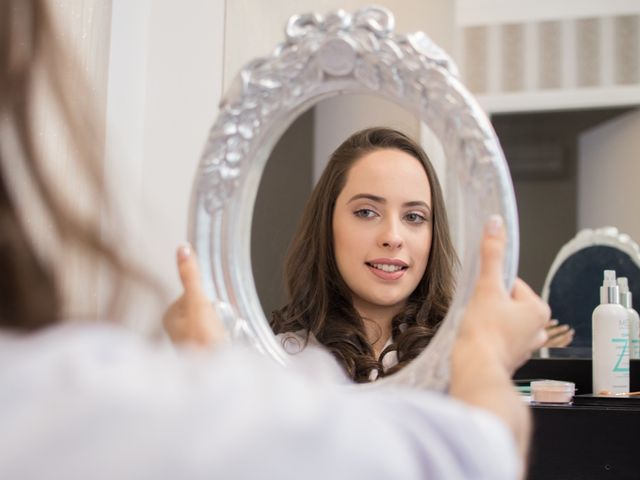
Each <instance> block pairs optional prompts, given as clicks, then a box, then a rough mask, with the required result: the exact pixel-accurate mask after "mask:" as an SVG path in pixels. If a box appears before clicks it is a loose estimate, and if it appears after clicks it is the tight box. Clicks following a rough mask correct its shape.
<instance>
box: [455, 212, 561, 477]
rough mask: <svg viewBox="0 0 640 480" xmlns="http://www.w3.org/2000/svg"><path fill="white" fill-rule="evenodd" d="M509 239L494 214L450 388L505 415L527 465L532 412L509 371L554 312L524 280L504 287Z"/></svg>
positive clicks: (540, 338) (537, 342)
mask: <svg viewBox="0 0 640 480" xmlns="http://www.w3.org/2000/svg"><path fill="white" fill-rule="evenodd" d="M505 243H506V234H505V230H504V226H503V224H502V221H501V219H500V217H493V218H492V219H491V220H490V221H489V223H488V224H487V228H486V229H485V235H484V238H483V240H482V246H481V252H480V253H481V265H480V274H479V276H478V280H477V282H476V286H475V290H474V293H473V296H472V297H471V300H470V302H469V304H468V306H467V309H466V311H465V313H464V317H463V319H462V323H461V325H460V331H459V334H458V338H457V339H456V343H455V344H454V346H453V352H452V357H451V383H450V385H449V393H450V394H451V395H452V396H454V397H456V398H458V399H459V400H461V401H463V402H466V403H467V404H469V405H473V406H475V407H478V408H482V409H484V410H487V411H489V412H492V413H493V414H494V415H496V417H498V418H501V419H502V420H503V421H504V423H505V424H506V425H507V427H508V428H509V429H510V430H511V431H512V432H513V436H514V439H515V442H516V445H517V447H518V450H519V452H520V457H521V459H522V464H523V466H524V464H525V462H526V457H527V451H528V447H529V438H530V436H531V415H530V413H529V410H528V409H527V408H526V406H525V404H524V402H523V401H522V399H521V398H520V397H519V395H518V393H517V392H516V390H515V389H514V388H513V383H512V381H511V376H512V375H513V372H514V371H515V369H516V368H517V367H518V366H520V365H521V364H522V363H524V362H525V361H526V360H527V359H528V358H529V357H530V356H531V354H532V353H533V352H534V351H535V350H537V349H538V348H540V347H541V346H542V345H543V344H544V342H545V341H546V340H547V333H546V330H545V326H546V325H547V322H548V321H549V317H550V315H551V313H550V309H549V307H548V305H546V304H545V303H544V302H543V301H542V300H541V299H540V297H538V296H537V295H536V294H535V293H534V292H533V291H532V290H531V289H530V288H529V287H528V286H527V285H526V284H525V283H524V282H523V281H522V280H520V279H517V280H516V282H515V284H514V285H513V289H512V291H511V292H508V291H507V289H506V288H505V286H504V280H503V278H502V272H503V269H502V264H503V256H504V247H505ZM523 471H524V470H523Z"/></svg>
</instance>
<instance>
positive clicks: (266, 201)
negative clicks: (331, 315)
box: [251, 94, 461, 350]
mask: <svg viewBox="0 0 640 480" xmlns="http://www.w3.org/2000/svg"><path fill="white" fill-rule="evenodd" d="M368 127H388V128H393V129H396V130H398V131H401V132H403V133H405V134H406V135H408V136H409V137H410V138H412V139H414V140H415V141H416V142H417V143H419V144H420V145H421V147H422V148H423V149H424V151H425V153H427V156H428V157H429V160H430V162H431V163H432V165H433V166H434V168H435V170H436V172H437V178H438V180H439V183H440V184H441V186H442V190H443V194H444V199H445V204H446V210H447V214H448V217H449V222H448V229H449V231H450V233H451V237H452V241H453V244H454V245H456V244H458V245H459V244H461V239H460V238H459V235H456V232H455V231H453V226H454V225H455V219H456V218H459V217H460V215H458V214H457V212H456V201H455V200H456V198H457V195H458V188H459V182H458V181H457V176H455V175H453V174H450V175H449V177H450V179H449V182H447V162H446V158H445V157H444V153H443V150H442V145H441V143H440V142H439V141H438V139H437V138H436V137H435V136H434V135H433V133H432V132H431V131H430V129H429V128H428V127H427V126H426V125H425V124H423V123H422V122H421V121H420V119H419V118H418V117H417V116H416V115H415V113H414V112H411V111H409V110H407V109H405V108H403V107H402V106H400V105H398V104H397V103H394V102H391V101H389V100H387V99H384V98H381V97H377V96H374V95H370V94H352V95H342V96H340V97H334V98H329V99H326V100H322V101H321V102H319V103H318V104H316V105H314V106H313V107H312V108H310V109H309V110H307V111H306V112H303V113H302V114H301V115H300V116H298V117H297V118H296V119H295V120H294V122H293V123H292V124H291V125H290V126H289V128H288V129H287V130H286V131H285V132H284V134H283V135H282V137H281V138H280V139H279V141H278V143H277V144H276V145H275V147H274V149H273V151H272V152H271V154H270V155H269V158H268V160H267V163H266V165H265V169H264V171H263V174H262V178H261V180H260V186H259V189H258V194H257V197H256V202H255V207H254V213H253V220H252V232H251V264H252V268H253V275H254V279H255V283H256V290H257V293H258V297H259V299H260V303H261V305H262V308H263V311H264V314H265V316H266V318H268V319H269V318H270V317H271V314H272V312H273V311H274V310H276V309H279V308H281V307H283V306H284V305H285V304H286V303H287V297H286V294H285V287H284V283H283V273H284V272H283V266H284V259H285V255H286V252H287V250H288V247H289V245H290V242H291V239H292V236H293V233H294V231H295V229H296V228H297V226H298V224H299V221H300V217H301V215H302V211H303V209H304V207H305V205H306V203H307V201H308V198H309V195H310V193H311V190H312V188H313V187H314V186H315V185H316V183H317V181H318V179H319V177H320V175H321V174H322V172H323V169H324V166H325V164H326V161H327V160H328V158H329V157H330V155H331V153H332V151H333V150H334V149H335V148H336V147H337V146H338V145H339V144H340V143H341V142H342V141H343V140H345V139H346V138H347V137H348V136H349V135H351V134H352V133H355V132H356V131H358V130H361V129H363V128H368ZM391 168H393V167H391ZM456 257H457V254H456ZM454 275H455V272H454ZM294 350H295V349H294Z"/></svg>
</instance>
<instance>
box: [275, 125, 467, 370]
mask: <svg viewBox="0 0 640 480" xmlns="http://www.w3.org/2000/svg"><path fill="white" fill-rule="evenodd" d="M382 149H396V150H400V151H403V152H406V153H408V154H409V155H411V156H413V157H414V158H415V159H416V160H417V161H419V162H420V163H421V165H422V166H423V168H424V170H425V172H426V173H427V177H428V180H429V186H430V187H431V196H432V203H433V205H432V217H433V239H432V245H431V251H430V252H429V261H428V264H427V268H426V270H425V273H424V276H423V277H422V280H421V281H420V283H419V284H418V286H417V287H416V288H415V290H414V291H413V292H412V293H411V295H410V296H409V298H408V300H407V304H406V306H405V308H404V311H402V312H400V313H399V314H397V315H396V316H395V317H394V318H393V319H392V325H391V328H392V344H391V345H389V346H388V347H387V348H385V349H384V350H383V351H382V353H381V354H380V357H379V358H375V355H374V352H373V348H372V346H371V345H370V343H369V341H368V340H367V336H366V333H365V328H364V321H363V319H362V317H361V316H360V315H359V314H358V312H357V311H356V309H355V308H354V306H353V304H352V302H351V292H350V290H349V287H348V286H347V285H346V283H345V281H344V279H343V278H342V276H341V275H340V273H339V271H338V266H337V263H336V260H335V255H334V247H333V228H332V223H333V212H334V209H335V203H336V199H337V198H338V195H339V194H340V192H341V191H342V189H343V188H344V185H345V183H346V179H347V174H348V173H349V170H350V169H351V167H352V166H353V164H354V163H355V162H356V161H357V160H358V159H360V158H362V157H363V156H365V155H367V154H369V153H371V152H373V151H376V150H382ZM456 265H457V257H456V254H455V251H454V248H453V244H452V242H451V236H450V233H449V224H448V221H447V213H446V211H445V208H444V199H443V195H442V189H441V188H440V184H439V182H438V177H437V175H436V172H435V170H434V168H433V166H432V165H431V162H430V161H429V158H428V157H427V154H426V153H425V152H424V150H423V149H422V148H421V147H420V145H418V144H417V143H416V142H414V141H413V140H412V139H410V138H409V137H408V136H406V135H405V134H403V133H401V132H399V131H397V130H392V129H389V128H383V127H375V128H369V129H366V130H362V131H359V132H356V133H354V134H353V135H351V136H350V137H349V138H348V139H347V140H345V141H344V142H343V143H342V144H341V145H340V146H339V147H338V148H337V149H336V150H335V152H333V154H332V155H331V158H330V160H329V163H328V165H327V167H326V168H325V170H324V173H323V174H322V177H321V178H320V181H319V182H318V184H317V185H316V187H315V188H314V190H313V192H312V194H311V198H310V199H309V202H308V203H307V205H306V208H305V211H304V213H303V215H302V219H301V221H300V224H299V225H298V229H297V231H296V233H295V235H294V237H293V240H292V243H291V246H290V248H289V251H288V253H287V256H286V260H285V269H284V270H285V271H284V283H285V287H286V290H287V295H288V298H289V303H288V304H287V305H285V306H284V307H283V308H281V309H279V310H276V311H274V312H273V313H272V315H271V321H270V324H271V328H272V329H273V331H274V333H276V334H280V333H287V332H297V331H300V330H304V331H305V332H306V335H307V336H306V339H305V346H306V344H307V343H308V341H309V335H310V334H313V335H314V336H315V337H316V338H317V340H318V341H319V342H320V343H321V344H322V345H324V346H325V347H326V348H327V349H328V350H329V351H330V352H331V353H332V354H333V355H334V357H335V358H336V359H337V361H338V363H339V364H340V365H342V367H343V368H344V370H345V371H346V373H347V375H348V376H349V377H350V378H352V379H353V380H354V381H356V382H359V383H363V382H368V381H369V375H370V374H371V372H372V371H374V370H375V371H377V372H378V377H382V376H385V375H390V374H392V373H395V372H397V371H398V370H400V369H402V368H403V367H404V366H405V365H407V363H409V362H410V361H411V360H413V359H414V358H416V357H417V356H418V355H419V354H420V352H422V350H424V348H425V347H426V346H427V345H428V344H429V342H430V340H431V338H433V336H434V334H435V332H436V330H437V328H438V326H439V325H440V323H441V322H442V320H443V319H444V316H445V315H446V313H447V310H448V309H449V305H450V303H451V297H452V295H453V289H454V269H455V266H456ZM392 351H395V352H397V355H398V364H397V365H395V366H394V367H392V368H390V369H388V370H387V371H384V369H383V368H382V358H383V357H384V356H385V355H387V354H388V353H390V352H392Z"/></svg>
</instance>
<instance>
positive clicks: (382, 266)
mask: <svg viewBox="0 0 640 480" xmlns="http://www.w3.org/2000/svg"><path fill="white" fill-rule="evenodd" d="M365 263H366V264H367V265H368V266H370V267H371V268H375V269H376V270H381V271H383V272H387V273H395V272H399V271H401V270H406V269H407V268H409V267H407V266H402V265H389V264H388V263H369V262H365Z"/></svg>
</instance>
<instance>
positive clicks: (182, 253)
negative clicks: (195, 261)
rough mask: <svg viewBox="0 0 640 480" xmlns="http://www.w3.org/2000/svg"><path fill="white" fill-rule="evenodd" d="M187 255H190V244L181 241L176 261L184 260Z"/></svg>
mask: <svg viewBox="0 0 640 480" xmlns="http://www.w3.org/2000/svg"><path fill="white" fill-rule="evenodd" d="M189 257H191V245H189V244H188V243H183V244H182V245H180V246H179V247H178V261H179V262H184V261H185V260H186V259H188V258H189Z"/></svg>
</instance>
